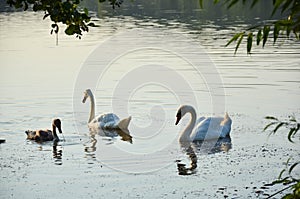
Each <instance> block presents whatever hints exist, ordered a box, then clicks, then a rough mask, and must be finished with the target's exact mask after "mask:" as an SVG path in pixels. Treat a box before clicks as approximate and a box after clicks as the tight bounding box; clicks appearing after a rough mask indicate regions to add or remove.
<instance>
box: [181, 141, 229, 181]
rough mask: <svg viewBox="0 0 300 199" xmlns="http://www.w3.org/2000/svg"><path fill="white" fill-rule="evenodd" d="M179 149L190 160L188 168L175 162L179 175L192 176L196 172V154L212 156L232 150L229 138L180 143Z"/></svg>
mask: <svg viewBox="0 0 300 199" xmlns="http://www.w3.org/2000/svg"><path fill="white" fill-rule="evenodd" d="M180 145H181V148H182V149H183V151H184V152H185V153H186V155H187V156H188V158H189V159H190V162H191V163H190V166H189V167H186V164H183V163H181V160H176V162H177V170H178V174H179V175H192V174H195V173H196V172H197V170H196V168H197V160H198V159H197V154H214V153H219V152H222V151H224V152H228V151H229V150H230V149H231V148H232V144H231V138H230V137H229V136H228V137H226V138H221V139H219V140H217V141H216V140H208V141H196V142H180Z"/></svg>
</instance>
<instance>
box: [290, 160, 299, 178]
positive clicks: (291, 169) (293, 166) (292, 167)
mask: <svg viewBox="0 0 300 199" xmlns="http://www.w3.org/2000/svg"><path fill="white" fill-rule="evenodd" d="M299 163H300V162H296V163H295V164H293V165H292V166H291V167H290V169H289V174H290V175H291V173H292V171H293V169H294V168H295V167H296V166H297V165H298V164H299Z"/></svg>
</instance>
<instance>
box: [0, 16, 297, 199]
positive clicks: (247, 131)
mask: <svg viewBox="0 0 300 199" xmlns="http://www.w3.org/2000/svg"><path fill="white" fill-rule="evenodd" d="M171 11H172V10H171ZM165 13H170V11H165ZM41 18H42V14H40V13H39V14H36V13H30V12H27V13H22V12H2V13H0V23H1V26H0V59H1V63H0V64H1V78H0V91H1V93H2V97H1V99H0V104H1V106H0V107H1V111H0V116H1V125H0V137H3V138H5V139H6V141H7V143H6V144H3V145H1V146H0V151H1V161H2V162H3V163H2V164H1V169H2V171H3V172H1V173H2V174H1V181H0V183H1V187H2V188H1V191H0V196H3V197H6V198H7V197H12V198H14V196H15V197H16V198H20V197H21V196H22V195H23V194H25V196H29V195H30V194H26V190H25V189H24V188H22V186H21V184H22V183H24V182H26V183H30V184H31V185H32V186H34V185H37V184H39V179H40V178H47V179H48V180H49V182H47V183H46V185H47V184H48V185H52V186H56V185H63V184H65V185H66V188H65V194H67V193H69V194H70V193H72V191H71V190H74V189H75V191H74V192H73V196H74V194H76V195H77V196H79V195H81V196H83V195H86V194H89V195H90V196H96V195H97V196H99V194H100V193H98V192H97V190H99V189H101V194H100V196H101V195H104V196H105V195H109V196H119V197H123V196H124V197H126V194H127V196H133V197H135V198H147V194H149V195H150V196H153V197H162V196H163V197H166V198H169V197H172V196H175V197H176V196H177V197H178V198H181V197H184V196H185V195H188V196H191V197H197V196H202V197H209V196H210V197H223V195H226V194H228V195H229V196H230V197H231V198H234V197H237V198H244V197H247V196H248V197H251V196H253V197H254V196H261V197H263V195H259V192H257V193H256V191H259V190H260V189H259V186H260V185H262V184H263V183H266V182H268V181H270V180H272V179H274V173H275V176H277V173H279V171H280V169H281V168H282V162H284V161H285V159H286V158H287V156H289V155H296V156H297V155H299V152H297V151H299V150H298V149H299V147H298V146H295V145H291V144H289V143H288V142H286V141H282V140H285V135H284V133H283V135H276V136H274V137H272V138H270V139H267V138H266V136H265V135H263V134H262V133H261V130H262V129H263V126H264V124H265V122H263V117H264V116H266V115H275V116H278V117H282V118H284V117H286V116H287V115H289V114H295V115H296V116H299V114H300V109H299V101H300V93H299V87H300V81H299V79H300V78H299V77H300V62H299V54H300V45H299V43H295V42H293V41H291V40H285V39H281V40H279V41H278V45H275V46H273V45H271V44H269V45H268V46H267V47H266V48H265V49H261V48H260V47H254V49H253V54H252V55H251V56H249V55H247V54H246V53H245V46H243V45H242V46H241V47H240V48H241V49H240V50H239V52H238V54H237V55H236V56H233V49H234V46H231V47H229V48H224V44H226V42H227V41H228V40H229V39H230V36H231V35H232V33H233V30H235V29H238V28H240V27H244V26H246V25H245V23H246V22H245V21H243V20H241V21H240V22H239V23H230V22H228V21H227V22H226V24H228V25H227V26H226V27H227V28H223V26H222V25H220V24H219V23H220V22H219V21H218V20H216V21H205V22H203V23H202V24H199V21H197V20H191V21H188V20H187V21H184V22H181V21H180V20H175V19H174V20H171V19H163V18H162V19H155V17H154V18H153V19H151V18H146V19H144V18H141V17H132V16H122V17H120V18H118V17H112V18H109V17H103V18H101V19H99V20H98V23H99V24H101V26H100V27H99V28H94V29H91V31H90V32H89V33H88V34H87V35H84V37H83V39H82V40H76V39H74V38H72V37H67V36H65V35H64V34H63V33H61V34H59V45H58V46H56V45H55V37H54V36H53V35H49V34H48V32H49V31H50V29H49V27H50V22H49V21H41ZM135 29H140V30H143V29H152V30H153V31H155V32H156V33H157V35H155V36H154V37H156V36H157V37H159V36H160V35H159V34H161V35H164V34H167V33H168V31H171V32H172V33H175V34H180V35H183V37H181V38H186V41H185V39H182V40H178V41H177V43H176V40H175V43H174V45H175V46H176V45H178V46H180V45H182V43H184V42H189V41H190V39H194V40H195V41H196V42H199V43H200V44H201V45H202V47H203V50H204V52H206V53H207V55H208V57H210V60H211V63H212V64H213V65H214V66H215V67H216V69H217V71H218V72H219V75H220V77H221V79H222V81H223V84H220V85H218V86H220V87H221V88H223V89H224V91H225V93H224V98H225V110H224V111H228V113H229V114H230V115H231V117H232V119H233V129H232V136H231V143H230V146H228V145H226V144H225V145H224V144H223V145H222V144H221V145H222V146H223V147H224V146H225V149H224V148H222V150H221V151H228V150H229V152H228V153H223V152H221V153H219V152H220V151H219V150H220V147H219V148H218V149H213V150H212V149H211V148H212V146H213V145H214V144H215V143H212V144H211V143H206V144H204V145H193V146H192V151H193V152H194V153H196V155H197V158H198V170H197V171H196V173H195V174H194V175H193V176H192V177H191V178H184V179H183V178H178V176H177V168H176V165H177V164H176V163H175V162H176V161H179V160H180V161H182V162H184V163H186V164H187V165H188V164H189V161H190V152H189V150H190V149H188V148H185V147H184V146H183V147H181V146H180V145H179V144H178V142H177V138H178V133H179V131H180V130H182V128H183V127H184V125H186V124H187V122H188V118H185V120H184V121H183V122H182V123H181V126H179V127H178V126H174V122H175V114H176V110H177V108H178V106H179V105H180V104H181V103H182V102H180V101H179V100H178V99H177V98H176V96H174V95H177V96H184V95H186V93H185V92H184V91H182V90H178V91H177V93H176V92H175V94H174V92H170V91H169V90H168V89H166V87H164V86H162V85H161V84H155V83H153V84H149V85H137V89H136V90H134V92H132V94H131V98H130V99H121V100H125V101H126V100H128V107H129V110H128V112H127V113H128V114H130V115H132V116H133V120H132V123H131V125H130V128H129V130H130V132H131V135H132V136H133V143H132V144H130V143H129V142H126V141H122V140H121V139H120V137H116V138H103V137H100V136H94V137H93V136H90V135H89V133H88V129H87V127H86V121H87V119H88V114H89V104H82V109H81V110H82V112H80V113H79V115H80V120H81V121H78V118H74V115H75V116H76V114H74V106H73V104H77V102H78V104H79V103H80V102H81V100H82V98H81V96H80V97H79V95H80V94H78V95H74V93H83V89H82V90H81V89H78V87H76V83H77V82H76V81H77V76H78V74H79V73H80V71H81V69H82V67H83V66H84V65H85V64H86V63H87V62H86V60H88V58H89V56H90V55H92V53H93V52H95V50H96V49H97V47H98V46H99V45H100V47H101V44H103V42H105V41H107V40H109V39H110V37H111V36H112V35H115V34H120V33H123V32H126V31H129V30H135ZM170 34H171V33H170ZM150 37H152V38H150ZM151 39H153V36H149V35H148V38H147V37H146V38H145V41H147V40H151ZM129 41H130V40H129ZM162 42H163V41H162ZM125 45H128V46H131V45H132V43H130V42H129V43H128V44H126V43H125ZM116 48H118V46H114V45H113V46H111V48H109V49H107V52H113V51H114V49H116ZM104 52H105V51H104ZM149 56H150V57H151V58H153V57H154V58H155V59H158V60H161V64H165V65H167V63H168V64H169V65H171V66H172V67H173V70H175V71H176V72H178V73H179V74H182V75H183V76H184V77H186V78H187V77H188V81H189V82H191V84H192V88H193V89H194V90H193V92H194V93H195V94H196V95H197V96H198V97H199V99H198V102H199V104H198V110H197V112H198V114H199V115H200V114H203V115H209V114H215V113H213V112H212V110H213V108H212V107H213V106H214V104H212V102H211V96H210V92H209V90H208V88H207V85H206V84H205V81H204V80H203V79H201V78H199V79H197V76H195V75H194V74H195V71H193V70H191V69H190V67H189V66H188V65H185V64H184V63H181V62H177V59H175V58H173V57H172V56H170V57H167V56H168V53H167V54H166V52H164V51H157V50H155V51H150V52H149V51H139V52H135V53H133V54H130V53H129V54H127V55H126V56H122V57H120V58H119V59H118V60H116V61H115V62H114V64H113V65H112V67H111V68H110V70H109V71H108V72H107V73H106V74H108V75H106V76H104V77H103V78H102V79H101V80H100V81H98V82H97V85H94V87H93V88H92V89H94V94H95V98H96V102H97V106H96V107H97V112H96V114H97V113H99V114H100V113H102V112H108V111H111V104H112V101H113V100H114V98H113V97H112V96H113V94H112V93H113V91H114V88H115V87H114V86H115V84H117V83H118V81H119V80H120V78H122V77H124V73H126V72H127V73H128V71H129V70H130V67H131V66H130V64H131V63H144V62H145V63H147V62H149ZM132 60H133V61H132ZM150 60H151V59H150ZM98 64H101V63H100V62H95V63H93V67H95V68H97V66H98ZM91 69H93V68H91ZM160 72H161V73H162V74H163V73H164V71H163V70H161V71H160ZM145 75H146V74H145ZM166 79H167V77H166ZM178 83H179V82H178ZM195 85H196V86H195ZM165 86H166V85H165ZM80 88H81V87H80ZM82 88H86V85H82ZM73 96H75V97H73ZM77 96H78V97H77ZM74 101H75V102H74ZM183 103H189V101H185V102H183ZM119 108H120V109H117V110H114V112H116V113H117V114H118V115H120V117H126V116H127V113H125V112H122V111H121V109H122V107H119ZM161 110H163V111H162V112H160V111H161ZM156 114H161V115H156ZM54 117H60V118H61V119H62V122H63V130H64V137H65V141H63V142H60V143H58V145H57V146H56V145H55V146H53V145H52V143H46V144H36V143H32V142H27V141H26V140H25V138H26V137H25V134H24V131H25V130H27V129H36V128H50V127H51V119H52V118H54ZM162 119H163V120H162ZM151 122H152V123H151ZM155 124H162V127H161V128H158V129H156V130H153V129H151V128H150V130H149V128H147V127H148V126H151V125H154V127H157V126H158V125H156V126H155ZM142 129H144V131H143V130H142ZM226 147H229V148H226ZM265 148H267V149H266V150H267V151H268V153H267V154H264V153H263V152H264V151H266V150H265ZM262 151H263V152H262ZM208 154H210V155H208ZM298 157H299V156H298ZM38 165H48V166H47V168H48V169H49V171H51V172H53V173H56V172H55V170H57V169H59V168H63V169H64V173H60V174H59V175H56V177H51V175H49V174H48V173H47V172H45V171H40V170H38ZM258 165H261V167H259V166H258ZM274 168H276V169H274ZM27 169H28V170H33V171H39V173H35V172H28V170H27ZM257 170H261V171H257ZM118 171H121V172H118ZM153 171H154V172H153ZM255 171H257V173H256V172H255ZM149 172H150V173H149ZM128 173H144V174H143V175H144V176H143V175H142V176H139V175H138V176H136V175H132V174H128ZM54 175H55V174H54ZM76 176H77V178H76ZM99 178H101V179H102V180H101V182H98V181H97V179H99ZM88 179H90V181H89V180H88ZM157 179H159V180H160V181H164V182H162V183H161V185H157ZM81 180H82V182H84V183H85V185H82V184H81V183H80V182H81ZM220 180H221V181H223V182H220ZM224 181H226V183H224ZM92 182H95V183H97V184H98V185H99V187H100V188H99V187H97V186H95V185H92V184H93V183H92ZM138 182H140V183H143V184H144V186H146V185H147V188H145V187H143V186H142V184H140V183H138ZM185 183H190V184H195V183H196V184H198V185H197V186H198V188H194V189H193V188H191V187H190V186H188V187H185V186H184V184H185ZM54 184H56V185H54ZM255 184H258V185H255ZM46 185H45V186H46ZM112 185H116V187H117V188H116V189H113V190H111V187H112ZM130 185H132V186H133V187H134V188H133V187H130V188H128V187H127V186H130ZM255 186H257V187H256V188H253V187H255ZM10 187H15V188H10ZM59 187H61V186H58V188H57V189H62V188H59ZM246 187H248V188H249V187H250V188H249V189H248V188H246ZM17 188H18V189H17ZM76 190H77V191H76ZM91 190H92V191H91ZM151 190H152V191H151ZM154 190H161V191H158V192H156V193H155V191H154ZM133 192H137V193H139V195H138V194H133ZM35 194H36V195H35V197H36V198H38V197H39V196H42V192H39V191H36V193H35ZM43 194H45V195H43V196H45V197H47V196H50V193H48V192H47V191H46V193H43ZM121 194H125V195H121ZM132 194H133V195H132ZM54 195H55V194H54ZM71 195H72V194H71Z"/></svg>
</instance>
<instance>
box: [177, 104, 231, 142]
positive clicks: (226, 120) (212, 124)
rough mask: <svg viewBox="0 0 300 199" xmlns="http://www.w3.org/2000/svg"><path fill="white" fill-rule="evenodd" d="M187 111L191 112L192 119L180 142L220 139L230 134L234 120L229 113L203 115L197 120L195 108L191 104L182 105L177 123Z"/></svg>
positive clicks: (178, 112)
mask: <svg viewBox="0 0 300 199" xmlns="http://www.w3.org/2000/svg"><path fill="white" fill-rule="evenodd" d="M186 113H190V114H191V120H190V123H189V124H188V125H187V127H186V128H185V130H184V131H183V132H182V133H181V135H180V138H179V141H180V142H191V141H197V140H209V139H218V138H225V137H227V136H229V133H230V130H231V123H232V121H231V119H230V117H229V116H228V114H227V113H226V114H225V116H224V117H201V118H199V119H198V120H197V121H196V118H197V116H196V111H195V109H194V108H193V107H192V106H189V105H182V106H181V107H180V108H179V109H178V111H177V114H176V117H177V120H176V123H175V125H177V124H178V122H179V121H180V119H181V118H182V117H183V116H184V115H185V114H186Z"/></svg>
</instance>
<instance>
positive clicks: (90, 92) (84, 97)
mask: <svg viewBox="0 0 300 199" xmlns="http://www.w3.org/2000/svg"><path fill="white" fill-rule="evenodd" d="M89 96H92V91H91V89H86V90H85V91H84V92H83V99H82V103H85V101H86V99H87V98H88V97H89Z"/></svg>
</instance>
